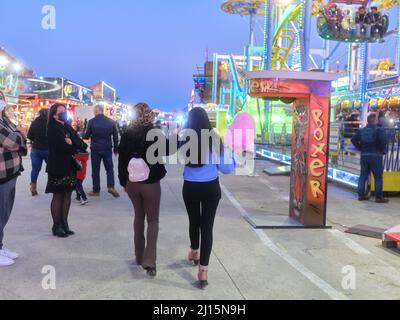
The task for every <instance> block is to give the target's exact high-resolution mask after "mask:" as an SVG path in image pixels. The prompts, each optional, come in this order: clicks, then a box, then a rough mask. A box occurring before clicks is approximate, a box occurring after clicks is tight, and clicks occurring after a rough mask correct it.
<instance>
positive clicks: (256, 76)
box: [246, 71, 337, 228]
mask: <svg viewBox="0 0 400 320" xmlns="http://www.w3.org/2000/svg"><path fill="white" fill-rule="evenodd" d="M246 77H247V79H248V87H249V95H250V96H251V97H254V98H261V99H266V100H281V101H284V102H285V103H291V104H292V113H293V134H292V155H291V157H287V161H288V164H290V165H291V178H290V204H289V217H285V216H284V215H282V213H280V212H276V213H275V214H274V213H271V214H265V215H264V216H261V217H260V216H257V217H251V216H250V217H249V222H250V223H251V224H252V225H253V226H254V227H257V228H304V227H306V228H325V227H326V199H327V179H328V153H329V123H330V92H331V82H332V81H333V80H335V79H336V78H337V76H336V75H333V74H328V73H323V72H293V71H258V72H249V73H247V76H246ZM257 153H260V154H261V155H262V153H263V151H262V150H259V151H257Z"/></svg>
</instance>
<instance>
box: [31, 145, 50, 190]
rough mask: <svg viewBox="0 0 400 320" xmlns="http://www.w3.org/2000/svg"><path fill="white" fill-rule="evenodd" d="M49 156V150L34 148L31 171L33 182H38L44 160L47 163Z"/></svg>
mask: <svg viewBox="0 0 400 320" xmlns="http://www.w3.org/2000/svg"><path fill="white" fill-rule="evenodd" d="M48 156H49V151H48V150H39V149H34V148H32V152H31V161H32V171H31V183H37V180H38V177H39V173H40V170H42V164H43V161H44V162H46V163H47V158H48Z"/></svg>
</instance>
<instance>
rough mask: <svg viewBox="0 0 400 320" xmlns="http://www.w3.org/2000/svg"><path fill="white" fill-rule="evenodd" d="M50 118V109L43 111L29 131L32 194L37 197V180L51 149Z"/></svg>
mask: <svg viewBox="0 0 400 320" xmlns="http://www.w3.org/2000/svg"><path fill="white" fill-rule="evenodd" d="M48 117H49V110H48V109H41V110H40V111H39V116H38V117H37V118H36V119H35V120H34V121H33V122H32V124H31V126H30V128H29V131H28V139H29V140H30V141H31V142H32V151H31V162H32V172H31V193H32V196H33V197H34V196H37V195H38V192H37V180H38V177H39V173H40V171H41V170H42V165H43V161H44V162H46V163H47V158H48V156H49V150H48V149H49V148H48V143H47V119H48Z"/></svg>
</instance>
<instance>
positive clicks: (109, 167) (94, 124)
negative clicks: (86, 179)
mask: <svg viewBox="0 0 400 320" xmlns="http://www.w3.org/2000/svg"><path fill="white" fill-rule="evenodd" d="M94 114H95V117H94V118H93V119H91V120H90V121H89V122H88V126H87V130H86V133H85V136H84V139H87V140H88V139H91V159H92V178H93V191H92V192H90V193H89V196H92V197H98V196H100V189H101V188H100V166H101V162H102V161H103V163H104V167H105V168H106V172H107V187H108V192H109V193H111V194H112V195H113V196H114V197H115V198H118V197H119V193H118V192H117V190H115V179H114V163H113V149H114V153H115V154H117V153H118V142H119V141H118V140H119V137H118V129H117V125H116V123H115V121H113V120H112V119H110V118H108V117H106V116H105V115H104V108H103V106H101V105H97V106H96V107H95V108H94Z"/></svg>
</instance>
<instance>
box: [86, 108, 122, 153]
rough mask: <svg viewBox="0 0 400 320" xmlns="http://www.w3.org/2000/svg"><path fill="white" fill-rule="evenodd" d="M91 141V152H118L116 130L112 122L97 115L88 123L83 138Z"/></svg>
mask: <svg viewBox="0 0 400 320" xmlns="http://www.w3.org/2000/svg"><path fill="white" fill-rule="evenodd" d="M84 138H85V139H91V149H92V150H93V151H111V150H112V149H113V148H114V151H117V150H118V143H119V137H118V130H117V124H116V123H115V121H114V120H112V119H110V118H107V117H106V116H104V115H98V116H96V117H94V118H93V119H91V120H90V121H89V123H88V126H87V130H86V133H85V136H84Z"/></svg>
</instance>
